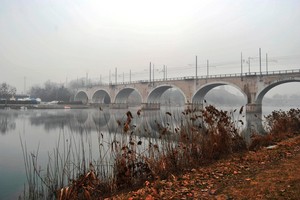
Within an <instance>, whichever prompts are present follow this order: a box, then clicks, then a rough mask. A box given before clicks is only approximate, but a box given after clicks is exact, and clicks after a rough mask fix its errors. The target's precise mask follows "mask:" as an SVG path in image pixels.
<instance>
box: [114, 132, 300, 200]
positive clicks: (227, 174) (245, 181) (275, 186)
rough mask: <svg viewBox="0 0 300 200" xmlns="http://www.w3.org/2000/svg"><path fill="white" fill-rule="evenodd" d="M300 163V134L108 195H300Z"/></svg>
mask: <svg viewBox="0 0 300 200" xmlns="http://www.w3.org/2000/svg"><path fill="white" fill-rule="evenodd" d="M299 166H300V136H297V137H294V138H289V139H287V140H284V141H282V142H278V143H277V144H276V145H274V146H270V147H263V148H261V149H259V150H258V151H247V152H244V153H236V154H232V155H230V156H228V157H227V158H224V159H221V160H219V161H216V162H215V163H213V164H210V165H208V166H204V167H200V168H197V169H191V170H188V171H184V172H182V173H181V174H178V175H176V174H174V175H171V176H170V177H168V178H167V179H166V180H156V181H153V182H148V181H146V182H145V183H144V186H143V187H142V188H141V189H138V190H136V191H130V192H127V193H123V194H119V195H116V196H113V197H110V198H108V199H115V200H117V199H118V200H119V199H148V200H151V199H219V200H221V199H298V198H299V196H300V168H299Z"/></svg>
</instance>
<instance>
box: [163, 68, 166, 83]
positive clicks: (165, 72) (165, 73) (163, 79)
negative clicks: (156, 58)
mask: <svg viewBox="0 0 300 200" xmlns="http://www.w3.org/2000/svg"><path fill="white" fill-rule="evenodd" d="M163 71H164V78H163V80H166V66H165V65H164V69H163Z"/></svg>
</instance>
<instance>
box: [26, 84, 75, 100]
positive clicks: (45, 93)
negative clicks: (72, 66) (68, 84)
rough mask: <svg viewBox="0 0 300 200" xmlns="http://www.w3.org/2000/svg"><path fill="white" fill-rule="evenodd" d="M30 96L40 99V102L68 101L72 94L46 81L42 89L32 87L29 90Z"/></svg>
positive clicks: (62, 87)
mask: <svg viewBox="0 0 300 200" xmlns="http://www.w3.org/2000/svg"><path fill="white" fill-rule="evenodd" d="M30 96H31V97H34V98H41V100H42V101H46V102H49V101H69V100H70V98H71V96H72V94H71V92H70V91H69V89H67V88H65V87H64V86H63V85H59V84H57V83H53V82H50V81H47V82H46V83H45V84H44V87H40V86H33V87H31V89H30Z"/></svg>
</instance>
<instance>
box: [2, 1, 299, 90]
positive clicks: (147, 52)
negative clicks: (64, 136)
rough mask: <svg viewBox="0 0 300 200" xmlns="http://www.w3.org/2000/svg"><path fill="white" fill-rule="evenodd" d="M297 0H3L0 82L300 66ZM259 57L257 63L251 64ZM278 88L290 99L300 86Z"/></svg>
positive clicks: (22, 86)
mask: <svg viewBox="0 0 300 200" xmlns="http://www.w3.org/2000/svg"><path fill="white" fill-rule="evenodd" d="M299 8H300V1H298V0H285V1H282V0H245V1H234V0H209V1H206V0H202V1H199V0H195V1H194V0H188V1H177V0H175V1H171V0H165V1H158V0H152V1H139V0H128V1H118V0H112V1H96V0H65V1H60V0H43V1H36V0H1V1H0V69H1V73H0V82H7V83H8V84H10V85H12V86H14V87H16V88H17V93H27V92H28V91H29V90H30V88H32V87H37V86H41V87H42V86H43V85H44V83H46V82H47V81H49V80H50V81H51V82H54V83H57V84H60V85H64V86H67V85H68V84H69V83H70V82H71V81H74V80H82V79H88V80H90V81H92V82H95V83H97V82H99V83H100V82H103V83H108V82H109V74H110V73H111V81H112V82H114V81H115V76H116V74H115V69H116V68H117V79H118V82H122V81H129V72H130V71H131V73H132V80H142V79H146V80H148V78H149V72H148V70H149V62H152V63H153V64H154V67H155V78H160V77H161V78H162V77H163V73H162V69H163V65H166V66H167V68H168V77H178V76H194V75H195V56H196V55H197V56H198V75H200V76H201V75H206V73H207V71H206V62H207V60H209V63H210V69H209V74H210V75H213V74H224V73H226V74H228V73H240V54H241V52H242V53H243V58H244V72H248V70H249V66H250V71H251V72H255V71H259V65H258V49H259V48H261V49H262V65H263V70H265V67H264V66H265V65H266V59H265V55H266V54H268V66H269V70H270V71H273V70H274V71H276V70H289V69H299V68H300V67H299V61H300V37H299V35H300V26H299V25H300V12H299ZM249 61H250V65H249ZM293 84H294V85H292V86H291V85H286V84H284V85H283V86H280V87H279V86H278V87H276V88H275V89H274V90H271V91H270V94H271V95H275V94H282V95H288V96H291V95H292V94H294V93H297V91H298V90H297V89H296V88H297V87H299V84H298V83H293ZM297 84H298V85H297Z"/></svg>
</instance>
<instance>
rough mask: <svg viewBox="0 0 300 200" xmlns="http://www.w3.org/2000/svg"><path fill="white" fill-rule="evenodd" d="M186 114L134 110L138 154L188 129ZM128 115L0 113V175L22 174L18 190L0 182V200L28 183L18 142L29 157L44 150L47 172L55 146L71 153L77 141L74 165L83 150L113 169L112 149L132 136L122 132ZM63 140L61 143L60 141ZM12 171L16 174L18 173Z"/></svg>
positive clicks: (41, 154)
mask: <svg viewBox="0 0 300 200" xmlns="http://www.w3.org/2000/svg"><path fill="white" fill-rule="evenodd" d="M182 109H183V108H176V109H175V110H174V109H173V110H172V109H171V108H169V107H168V108H165V109H163V108H162V109H161V110H159V111H142V112H141V114H140V115H139V114H137V108H136V109H134V108H132V109H131V108H130V109H129V110H130V111H131V112H132V115H133V119H132V122H131V130H134V133H133V134H134V135H136V137H134V139H135V140H134V142H136V143H138V142H142V143H141V145H139V146H138V149H137V151H139V153H140V152H146V151H145V149H149V144H151V143H152V144H157V143H158V142H157V141H159V137H158V136H160V135H161V134H162V133H163V132H164V131H165V130H166V132H167V133H168V131H169V132H174V129H175V128H179V127H181V125H184V123H186V121H187V120H185V119H184V117H183V116H182V114H181V111H182ZM127 111H128V110H108V109H104V110H99V109H81V110H72V109H71V110H26V111H20V110H8V111H6V110H0V131H1V135H0V136H1V140H0V158H1V162H0V175H3V174H15V172H16V171H18V172H20V171H21V174H22V175H21V176H18V179H17V180H16V181H15V183H20V185H16V186H14V187H13V186H10V187H6V184H7V179H4V178H3V179H0V199H17V198H7V196H4V195H3V193H4V192H5V191H6V189H5V188H12V189H11V190H12V191H14V192H15V191H17V190H22V188H23V183H24V182H25V180H26V176H25V172H23V171H24V166H23V165H24V158H23V157H22V152H21V150H20V136H21V137H22V140H25V141H24V142H26V143H27V148H28V152H35V151H36V149H37V147H38V146H39V144H41V147H42V148H40V152H39V157H40V158H41V160H42V161H41V163H42V164H44V166H45V163H47V162H48V161H47V159H48V157H49V151H50V150H53V148H55V149H56V147H57V146H58V142H57V141H61V143H62V144H63V145H62V144H61V146H60V148H64V147H67V146H68V145H69V144H71V141H73V144H75V145H74V148H75V150H74V152H73V153H74V156H75V157H76V159H77V155H80V153H78V151H79V149H80V148H81V149H80V150H81V151H82V152H84V154H85V156H86V158H89V159H90V157H89V156H90V155H91V154H92V153H93V156H95V155H96V156H98V157H100V158H101V161H102V162H105V163H110V162H111V161H112V157H111V153H110V151H109V148H110V147H111V145H112V144H116V143H117V142H119V143H118V144H119V145H121V144H128V142H129V140H130V137H131V136H132V135H131V134H130V133H131V132H130V133H129V132H128V133H127V134H124V131H123V125H124V123H125V122H126V119H127V116H126V112H127ZM167 112H170V113H172V114H169V113H167ZM118 122H119V124H120V125H118ZM5 133H11V134H5ZM74 133H78V134H74ZM60 137H61V138H63V139H61V140H60ZM171 140H173V137H172V138H171ZM175 141H176V140H175ZM64 142H65V143H64ZM81 142H82V144H84V145H83V146H82V147H80V144H79V145H78V143H81ZM76 145H77V146H76ZM79 147H80V148H79ZM76 148H78V149H76ZM57 149H58V148H57ZM77 150H78V151H77ZM62 152H64V149H62ZM73 153H72V154H73ZM90 160H92V159H90ZM87 162H88V161H87ZM14 168H17V169H15V171H14ZM22 170H23V171H22ZM1 177H3V176H1ZM20 188H21V189H20Z"/></svg>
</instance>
